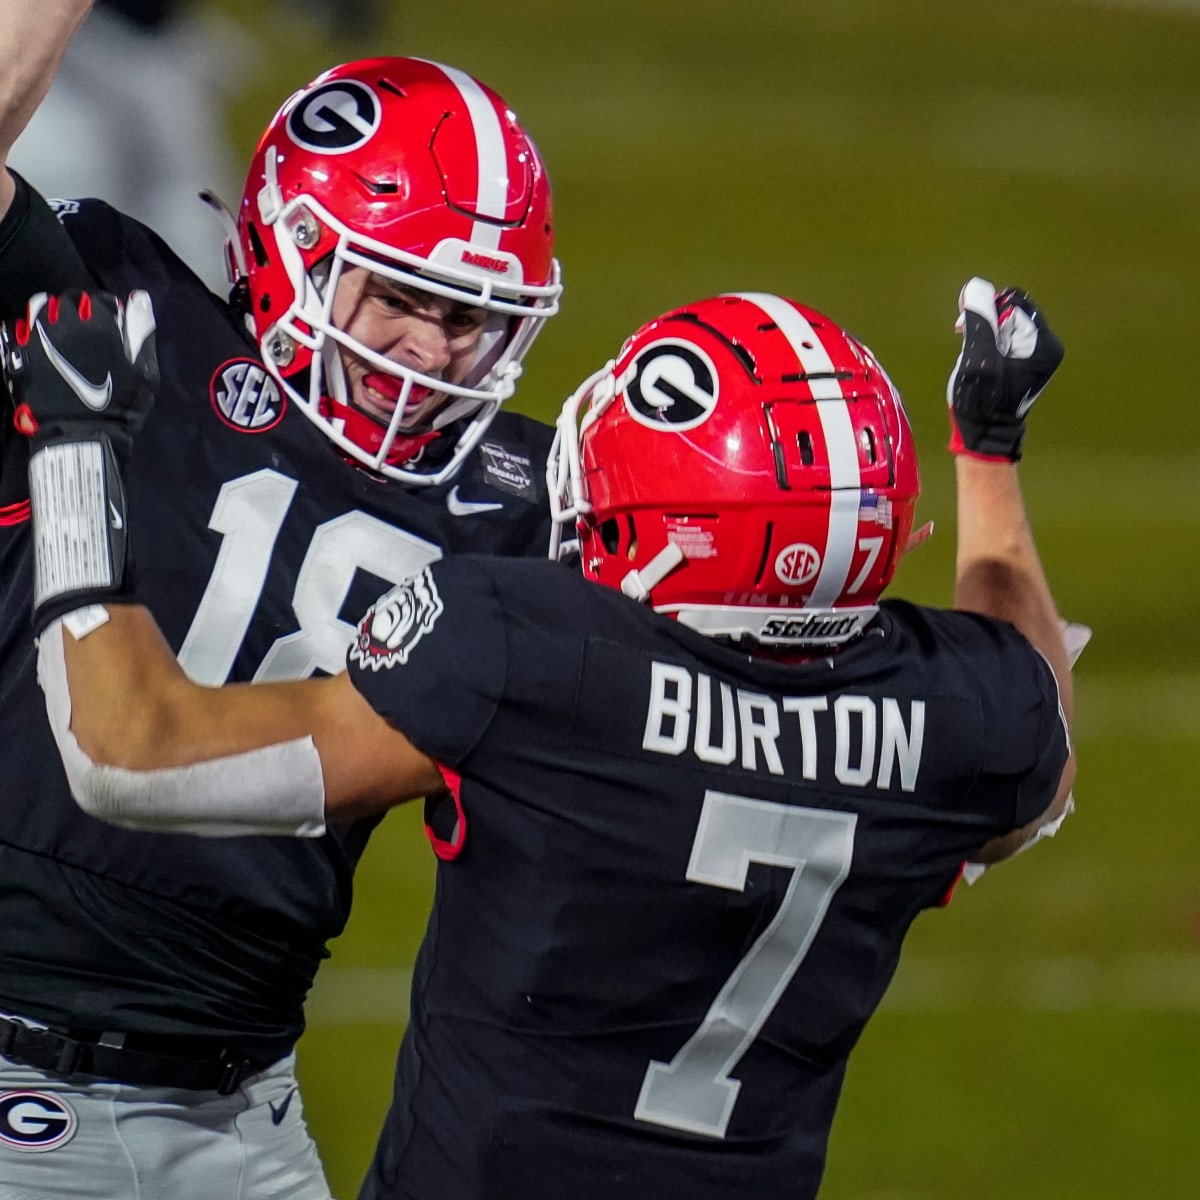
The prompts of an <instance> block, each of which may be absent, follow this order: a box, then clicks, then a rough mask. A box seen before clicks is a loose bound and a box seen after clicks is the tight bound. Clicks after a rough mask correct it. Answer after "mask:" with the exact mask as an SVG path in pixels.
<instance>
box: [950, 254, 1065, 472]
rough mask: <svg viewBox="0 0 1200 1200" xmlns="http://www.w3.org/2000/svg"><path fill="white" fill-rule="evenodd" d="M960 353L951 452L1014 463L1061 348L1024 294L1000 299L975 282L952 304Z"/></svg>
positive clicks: (953, 383) (1008, 291) (1007, 293)
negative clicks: (1028, 418) (1029, 417)
mask: <svg viewBox="0 0 1200 1200" xmlns="http://www.w3.org/2000/svg"><path fill="white" fill-rule="evenodd" d="M958 308H959V318H958V322H957V324H956V325H955V329H957V330H958V331H959V332H960V333H961V334H962V339H963V345H962V351H961V352H960V353H959V356H958V361H957V362H956V363H955V364H954V370H953V371H951V373H950V381H949V383H948V384H947V385H946V401H947V403H948V404H949V405H950V424H951V427H952V434H951V438H950V449H951V450H952V451H953V452H954V453H955V454H968V455H970V456H972V457H974V458H982V459H987V460H989V461H992V462H1017V461H1019V460H1020V458H1021V448H1022V445H1023V443H1024V441H1025V417H1026V415H1027V414H1028V412H1029V410H1030V408H1032V407H1033V402H1034V401H1035V400H1036V399H1037V398H1038V396H1040V395H1041V393H1042V389H1043V388H1044V387H1045V386H1046V384H1047V383H1049V382H1050V377H1051V376H1052V375H1053V374H1054V372H1055V371H1056V370H1057V369H1058V364H1059V363H1060V362H1062V358H1063V347H1062V342H1060V341H1059V340H1058V338H1057V337H1056V336H1055V333H1054V331H1053V330H1052V329H1051V328H1050V326H1049V325H1047V324H1046V319H1045V317H1044V316H1043V315H1042V312H1041V310H1040V309H1039V308H1038V306H1037V305H1036V304H1035V303H1034V302H1033V300H1031V299H1030V297H1029V295H1028V293H1026V292H1022V291H1020V290H1018V289H1017V288H1005V289H1004V290H1003V291H1002V292H997V291H996V289H995V288H994V287H993V286H992V284H990V283H989V282H988V281H987V280H986V279H980V278H979V277H978V276H976V277H975V278H974V279H971V280H969V281H968V282H967V283H966V284H964V285H963V289H962V291H961V292H960V293H959V296H958Z"/></svg>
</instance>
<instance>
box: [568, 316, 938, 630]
mask: <svg viewBox="0 0 1200 1200" xmlns="http://www.w3.org/2000/svg"><path fill="white" fill-rule="evenodd" d="M581 409H582V410H583V412H582V417H580V410H581ZM548 479H549V482H550V493H551V506H552V510H553V515H554V520H555V523H556V524H555V535H556V536H555V537H554V539H553V541H552V546H551V557H561V555H562V554H563V553H564V552H565V551H566V550H568V549H576V548H577V549H578V551H579V553H580V556H581V558H582V566H583V571H584V574H585V575H586V576H587V577H588V578H589V579H593V580H595V581H596V582H597V583H603V584H607V585H608V586H609V587H615V588H620V589H621V591H623V592H625V593H626V595H630V596H634V597H635V598H637V599H639V600H645V601H648V602H649V603H650V604H652V605H653V607H654V608H655V610H656V611H658V612H664V613H671V614H674V615H675V616H676V617H677V619H678V620H679V621H681V622H683V623H684V624H686V625H689V626H691V627H692V628H694V629H697V630H700V631H701V632H702V633H706V634H710V635H712V636H714V637H716V636H724V637H732V638H741V637H750V638H753V639H755V640H756V641H758V642H761V643H764V644H768V645H771V644H774V645H795V646H830V645H837V644H840V643H842V642H845V641H848V640H849V639H850V638H852V637H854V636H855V635H856V634H858V633H859V632H861V630H862V629H863V628H864V627H865V626H866V625H867V623H868V622H869V621H870V620H871V618H872V617H873V616H874V614H875V611H876V608H877V605H876V601H877V600H878V598H879V594H880V593H881V592H882V591H883V589H884V588H885V587H886V586H887V585H888V583H889V582H890V581H891V578H892V575H893V574H894V573H895V570H896V566H897V564H898V562H899V560H900V556H901V553H902V552H903V550H904V547H905V544H906V542H907V540H908V535H909V532H910V531H911V529H912V523H913V514H914V510H915V508H916V502H917V496H918V494H919V492H920V481H919V479H918V474H917V455H916V448H915V446H914V445H913V437H912V430H911V429H910V428H909V424H908V418H907V416H906V415H905V412H904V406H903V404H902V402H901V400H900V394H899V393H898V392H897V391H896V389H895V387H894V386H893V385H892V382H891V380H890V379H889V378H888V377H887V375H886V373H885V372H884V370H883V368H882V367H881V366H880V365H879V363H878V362H877V361H876V359H875V356H874V355H873V354H872V353H871V352H870V351H869V350H868V349H867V348H866V347H865V346H863V345H862V344H861V343H860V342H858V341H857V340H856V339H855V338H853V337H851V336H850V334H848V333H846V332H845V331H844V330H843V329H840V328H839V327H838V326H837V325H835V324H834V323H833V322H832V321H831V320H829V318H828V317H825V316H823V315H822V314H821V313H819V312H816V311H815V310H814V309H811V308H807V307H805V306H804V305H802V304H797V303H796V302H795V301H793V300H785V299H783V298H782V297H780V296H772V295H766V294H762V293H743V294H736V295H734V294H730V295H723V296H717V297H715V298H713V299H711V300H702V301H700V302H699V303H697V304H690V305H687V306H686V307H684V308H679V309H676V310H675V311H674V312H669V313H667V314H666V315H665V316H663V317H659V318H658V320H656V321H652V322H650V324H648V325H646V326H644V327H643V328H641V329H639V330H638V331H637V333H635V334H634V335H633V336H632V337H631V338H630V339H629V340H628V341H627V342H626V343H625V345H624V346H623V347H622V348H621V352H620V354H619V355H618V356H617V358H616V360H615V361H613V362H610V363H608V364H607V365H606V366H605V367H603V368H602V369H601V370H600V371H597V372H596V373H595V374H594V375H592V376H591V377H590V378H589V379H588V380H586V381H585V382H584V384H583V385H582V386H581V387H580V388H579V390H578V391H576V392H575V394H574V395H573V396H572V397H571V398H570V399H569V400H568V401H567V403H566V405H565V406H564V408H563V412H562V415H561V416H560V417H559V420H558V433H557V436H556V438H555V443H554V448H553V449H552V451H551V455H550V466H549V469H548ZM568 524H574V525H575V527H576V529H577V532H578V540H577V541H571V542H567V541H564V540H563V536H562V533H563V526H565V525H568Z"/></svg>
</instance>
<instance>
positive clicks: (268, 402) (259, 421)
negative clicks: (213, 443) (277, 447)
mask: <svg viewBox="0 0 1200 1200" xmlns="http://www.w3.org/2000/svg"><path fill="white" fill-rule="evenodd" d="M210 392H211V395H212V402H213V407H214V408H215V409H216V410H217V412H218V413H219V414H220V416H221V419H222V420H223V421H224V422H225V423H226V424H228V425H232V426H233V427H234V428H235V429H240V430H241V431H242V432H243V433H265V432H266V431H267V430H268V429H273V428H274V427H275V426H276V425H278V424H279V422H280V421H281V420H282V419H283V411H284V405H285V401H284V399H283V395H282V393H281V392H280V390H279V384H278V383H276V382H275V379H274V377H273V376H272V375H271V374H270V373H269V372H268V371H267V369H266V367H264V366H263V365H262V363H257V362H254V361H253V360H252V359H249V358H235V359H233V360H232V361H231V362H227V363H222V365H221V366H219V367H218V368H217V369H216V371H215V372H214V374H213V377H212V385H211V388H210Z"/></svg>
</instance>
